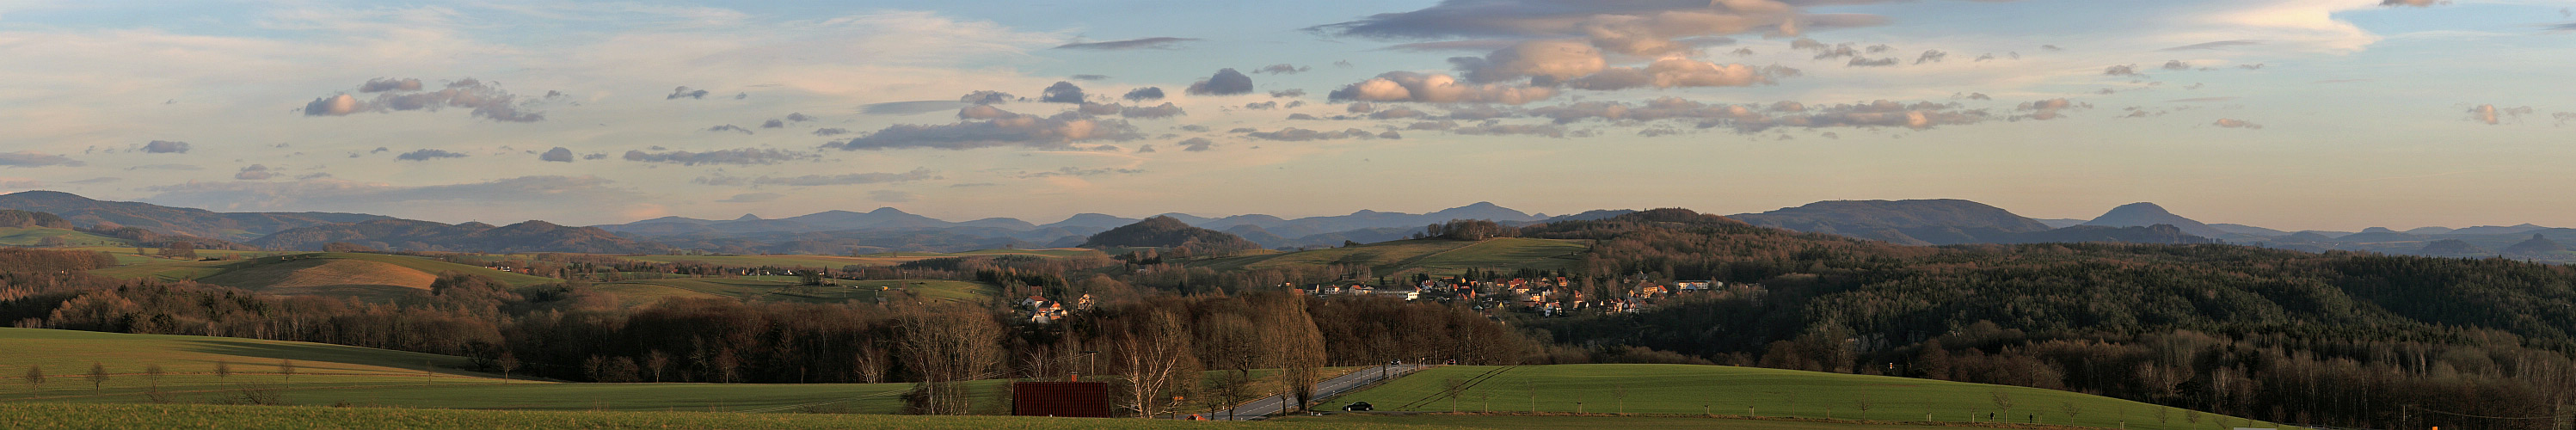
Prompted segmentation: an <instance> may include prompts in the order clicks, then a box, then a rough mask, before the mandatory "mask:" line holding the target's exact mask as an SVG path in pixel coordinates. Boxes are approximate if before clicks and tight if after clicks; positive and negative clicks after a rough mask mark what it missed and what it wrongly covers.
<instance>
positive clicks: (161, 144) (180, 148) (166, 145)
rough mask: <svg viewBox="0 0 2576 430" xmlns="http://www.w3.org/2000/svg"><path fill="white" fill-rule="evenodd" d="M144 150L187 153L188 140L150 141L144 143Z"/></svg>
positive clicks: (162, 152) (148, 151)
mask: <svg viewBox="0 0 2576 430" xmlns="http://www.w3.org/2000/svg"><path fill="white" fill-rule="evenodd" d="M143 152H145V153H152V154H186V153H188V142H175V141H168V140H155V141H152V142H150V143H145V144H143Z"/></svg>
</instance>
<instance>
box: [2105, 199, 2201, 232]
mask: <svg viewBox="0 0 2576 430" xmlns="http://www.w3.org/2000/svg"><path fill="white" fill-rule="evenodd" d="M2157 224H2164V225H2171V226H2174V227H2176V228H2181V229H2182V232H2184V233H2190V234H2192V235H2197V236H2202V237H2219V236H2223V235H2226V234H2227V231H2226V230H2220V229H2218V228H2217V227H2211V226H2210V225H2209V224H2203V223H2201V222H2200V221H2195V220H2192V219H2191V218H2184V217H2183V216H2181V215H2174V213H2173V212H2169V211H2166V210H2165V208H2164V207H2163V206H2157V205H2156V204H2155V203H2147V202H2138V203H2130V204H2125V205H2120V207H2115V208H2111V211H2110V212H2105V213H2103V214H2102V216H2099V217H2094V218H2093V220H2092V221H2086V222H2084V225H2098V226H2104V227H2145V226H2151V225H2157Z"/></svg>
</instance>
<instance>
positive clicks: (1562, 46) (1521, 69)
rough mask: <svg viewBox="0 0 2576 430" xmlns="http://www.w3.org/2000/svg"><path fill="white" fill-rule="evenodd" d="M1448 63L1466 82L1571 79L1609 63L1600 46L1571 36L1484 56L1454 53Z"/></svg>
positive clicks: (1527, 44)
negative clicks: (1529, 78) (1466, 55)
mask: <svg viewBox="0 0 2576 430" xmlns="http://www.w3.org/2000/svg"><path fill="white" fill-rule="evenodd" d="M1449 63H1450V64H1452V65H1454V66H1455V68H1457V69H1458V71H1459V72H1460V75H1459V76H1460V77H1463V78H1466V79H1467V81H1469V82H1476V83H1488V82H1506V81H1513V80H1518V79H1521V78H1527V77H1547V78H1554V79H1556V80H1565V79H1573V78H1576V77H1580V76H1583V75H1589V74H1592V73H1594V72H1599V71H1601V69H1602V68H1604V67H1609V63H1608V61H1607V60H1604V59H1603V58H1602V57H1601V50H1600V49H1599V48H1594V47H1593V46H1592V45H1590V44H1586V43H1583V42H1581V41H1574V40H1535V41H1529V42H1521V43H1520V44H1518V45H1512V47H1509V48H1503V49H1498V50H1495V51H1494V52H1493V53H1490V54H1485V56H1484V57H1455V58H1450V59H1449Z"/></svg>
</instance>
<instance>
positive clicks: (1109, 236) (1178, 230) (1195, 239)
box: [1081, 216, 1261, 254]
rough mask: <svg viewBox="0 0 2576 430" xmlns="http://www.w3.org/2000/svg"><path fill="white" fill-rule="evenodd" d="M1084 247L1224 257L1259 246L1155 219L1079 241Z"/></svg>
mask: <svg viewBox="0 0 2576 430" xmlns="http://www.w3.org/2000/svg"><path fill="white" fill-rule="evenodd" d="M1081 247H1083V248H1122V247H1139V248H1141V247H1152V248H1180V249H1186V250H1189V251H1190V252H1196V253H1202V254H1225V253H1230V252H1235V251H1243V250H1249V249H1261V245H1260V244H1257V243H1252V241H1249V240H1244V239H1243V238H1242V237H1238V236H1235V235H1232V234H1226V233H1225V232H1221V231H1216V230H1209V229H1204V228H1198V227H1192V226H1190V225H1189V224H1183V223H1181V220H1178V219H1173V218H1172V217H1168V216H1157V217H1153V218H1146V219H1145V220H1144V221H1137V222H1136V223H1135V224H1128V225H1125V226H1120V227H1118V228H1113V229H1109V231H1104V232H1100V234H1095V235H1091V238H1090V239H1086V240H1083V241H1082V245H1081Z"/></svg>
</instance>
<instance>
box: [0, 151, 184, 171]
mask: <svg viewBox="0 0 2576 430" xmlns="http://www.w3.org/2000/svg"><path fill="white" fill-rule="evenodd" d="M8 159H9V154H0V166H6V165H9V164H8ZM205 169H206V168H204V167H197V166H195V165H188V164H145V165H141V166H134V167H127V168H125V170H205Z"/></svg>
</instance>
